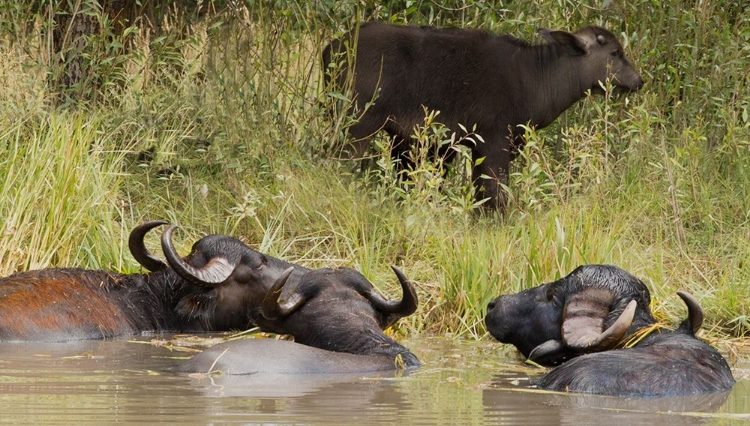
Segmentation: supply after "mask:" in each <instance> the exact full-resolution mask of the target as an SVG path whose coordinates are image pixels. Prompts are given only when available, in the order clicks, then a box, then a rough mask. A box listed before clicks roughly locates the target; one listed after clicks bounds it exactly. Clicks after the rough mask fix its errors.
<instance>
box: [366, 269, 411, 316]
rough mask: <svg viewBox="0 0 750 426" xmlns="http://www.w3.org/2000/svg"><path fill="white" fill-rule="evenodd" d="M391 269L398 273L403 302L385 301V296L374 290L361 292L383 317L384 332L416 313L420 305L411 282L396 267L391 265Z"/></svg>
mask: <svg viewBox="0 0 750 426" xmlns="http://www.w3.org/2000/svg"><path fill="white" fill-rule="evenodd" d="M391 269H393V272H394V273H396V277H398V282H399V283H401V290H402V292H403V297H402V298H401V300H385V299H384V298H383V296H381V295H380V294H378V293H377V292H375V291H374V290H373V289H369V290H368V291H366V292H360V293H361V294H362V295H363V296H364V297H365V298H366V299H367V300H368V301H369V302H370V304H372V307H373V308H375V310H376V311H378V312H380V313H381V314H382V315H383V323H382V324H380V326H381V328H382V329H383V330H385V329H386V328H388V327H390V326H392V325H393V323H395V322H396V321H398V320H399V319H400V318H403V317H406V316H409V315H411V314H413V313H414V312H416V310H417V305H418V304H419V299H418V298H417V292H416V291H415V290H414V286H412V284H411V281H409V279H408V278H406V275H404V273H403V272H401V270H400V269H398V268H397V267H396V266H393V265H391Z"/></svg>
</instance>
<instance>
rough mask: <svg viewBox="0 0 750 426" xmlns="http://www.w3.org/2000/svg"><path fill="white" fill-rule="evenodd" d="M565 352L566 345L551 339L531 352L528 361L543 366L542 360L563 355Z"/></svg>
mask: <svg viewBox="0 0 750 426" xmlns="http://www.w3.org/2000/svg"><path fill="white" fill-rule="evenodd" d="M564 350H565V345H563V343H562V342H561V341H559V340H555V339H551V340H547V341H546V342H544V343H542V344H540V345H538V346H537V347H535V348H534V349H532V350H531V352H529V356H528V359H530V360H532V361H534V362H536V363H539V364H543V362H542V360H544V359H545V358H547V357H549V356H551V355H557V354H560V353H562V352H563V351H564Z"/></svg>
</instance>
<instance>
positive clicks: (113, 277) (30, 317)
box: [0, 221, 306, 341]
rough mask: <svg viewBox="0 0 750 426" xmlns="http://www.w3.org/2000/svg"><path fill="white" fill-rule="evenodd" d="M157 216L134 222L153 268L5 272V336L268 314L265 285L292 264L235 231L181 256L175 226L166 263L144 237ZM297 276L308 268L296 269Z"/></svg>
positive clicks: (1, 334) (70, 334)
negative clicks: (126, 271) (264, 251)
mask: <svg viewBox="0 0 750 426" xmlns="http://www.w3.org/2000/svg"><path fill="white" fill-rule="evenodd" d="M163 224H166V222H163V221H153V222H148V223H145V224H143V225H140V226H138V227H136V228H135V229H133V231H132V232H131V234H130V238H129V241H128V245H129V248H130V250H131V253H132V254H133V257H134V258H135V259H136V260H137V261H138V262H139V263H140V264H141V265H143V266H144V267H145V268H146V269H148V270H149V271H150V272H149V273H146V274H118V273H114V272H110V271H101V270H85V269H76V268H55V269H44V270H34V271H27V272H20V273H16V274H13V275H10V276H8V277H5V278H2V279H0V318H3V320H2V322H1V323H0V341H11V340H37V341H66V340H81V339H102V338H110V337H114V336H120V335H129V334H135V333H141V332H146V331H157V332H158V331H176V332H199V331H219V330H235V329H246V328H249V327H251V326H253V325H254V324H255V323H256V320H257V319H259V318H260V317H261V313H260V305H261V302H262V300H263V298H264V297H265V294H266V291H267V290H268V289H269V288H270V287H271V286H272V285H273V283H274V282H275V281H276V279H277V278H278V277H279V276H281V274H282V273H283V272H284V271H286V270H287V269H288V268H289V267H290V266H292V264H290V263H288V262H284V261H281V260H278V259H274V258H272V257H269V256H266V255H264V254H262V253H259V252H257V251H255V250H252V249H250V248H248V247H247V246H245V245H244V244H243V243H242V242H240V241H239V240H237V239H235V238H231V237H228V236H224V235H208V236H206V237H204V238H202V239H200V240H199V241H198V242H196V243H195V244H194V245H193V250H192V252H191V253H190V254H189V255H188V256H187V257H186V258H185V259H182V258H180V256H179V255H177V253H176V251H175V250H174V247H173V246H172V242H171V236H172V232H173V231H174V229H175V227H174V226H172V227H170V228H169V229H167V231H165V232H164V234H163V235H162V247H163V251H164V253H165V256H166V258H167V262H168V264H165V263H164V262H162V261H161V260H159V259H158V258H156V257H155V256H153V255H152V254H151V253H149V252H148V250H147V249H146V247H145V245H144V242H143V239H144V237H145V235H146V234H147V233H148V232H149V231H150V230H151V229H154V228H156V227H157V226H160V225H163ZM295 271H296V272H295V279H296V277H297V276H300V275H302V274H304V272H305V271H306V269H305V268H302V267H297V268H296V269H295Z"/></svg>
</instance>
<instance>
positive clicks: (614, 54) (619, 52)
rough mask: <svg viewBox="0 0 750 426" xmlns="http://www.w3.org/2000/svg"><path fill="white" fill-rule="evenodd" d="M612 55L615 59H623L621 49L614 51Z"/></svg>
mask: <svg viewBox="0 0 750 426" xmlns="http://www.w3.org/2000/svg"><path fill="white" fill-rule="evenodd" d="M610 55H611V56H612V57H613V58H622V50H620V49H617V50H613V51H612V53H610Z"/></svg>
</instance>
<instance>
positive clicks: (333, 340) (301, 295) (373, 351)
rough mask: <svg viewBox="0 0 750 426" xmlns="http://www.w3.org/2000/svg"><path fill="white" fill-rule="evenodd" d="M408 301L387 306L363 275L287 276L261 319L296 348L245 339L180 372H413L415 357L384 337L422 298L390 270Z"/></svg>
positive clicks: (268, 299)
mask: <svg viewBox="0 0 750 426" xmlns="http://www.w3.org/2000/svg"><path fill="white" fill-rule="evenodd" d="M393 270H394V272H395V273H396V276H397V277H398V279H399V282H400V283H401V288H402V290H403V298H402V299H401V300H398V301H387V300H385V299H383V297H382V296H380V295H379V294H378V293H377V292H376V290H375V288H374V287H373V285H372V284H371V283H370V282H369V281H368V280H367V279H366V278H365V277H363V276H362V275H361V274H360V273H359V272H357V271H354V270H352V269H346V268H342V269H319V270H314V271H310V272H307V273H306V274H305V275H303V276H302V277H301V278H300V279H299V280H294V281H292V280H289V279H288V278H289V275H290V274H291V273H292V268H290V269H289V270H287V271H286V272H285V273H284V275H282V276H281V277H280V278H279V280H278V281H277V282H276V283H275V284H274V286H273V287H272V288H271V290H270V291H269V292H268V293H267V295H266V297H265V299H264V301H263V305H262V314H263V317H264V318H265V320H266V321H267V323H265V324H266V326H267V328H268V329H270V330H271V331H276V332H279V333H286V334H291V335H292V336H294V340H295V342H293V343H292V342H288V341H281V340H269V339H245V340H238V341H232V342H227V343H223V344H220V345H217V346H214V347H212V348H210V349H208V350H206V351H204V352H202V353H200V354H198V355H196V356H194V357H193V358H192V359H191V360H190V361H188V362H187V363H185V364H183V365H182V366H181V368H180V369H181V371H186V372H203V373H205V372H209V371H213V370H220V371H222V372H224V373H226V374H251V373H274V374H300V373H347V372H362V371H380V370H394V369H410V368H414V367H418V366H419V365H420V362H419V360H418V359H417V357H416V356H415V355H414V354H413V353H411V352H410V351H409V350H408V349H406V348H405V347H404V346H402V345H401V344H399V343H398V342H396V341H395V340H393V339H392V338H391V337H388V336H387V335H386V334H385V333H383V331H382V330H383V329H385V328H387V327H390V326H391V325H392V324H393V323H395V322H396V321H397V320H398V319H399V318H402V317H405V316H408V315H411V314H412V313H414V311H415V310H416V309H417V295H416V292H415V291H414V288H413V287H412V285H411V284H410V283H409V281H408V280H407V278H406V277H405V276H404V274H403V273H401V271H399V270H398V269H397V268H395V267H394V268H393Z"/></svg>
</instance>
